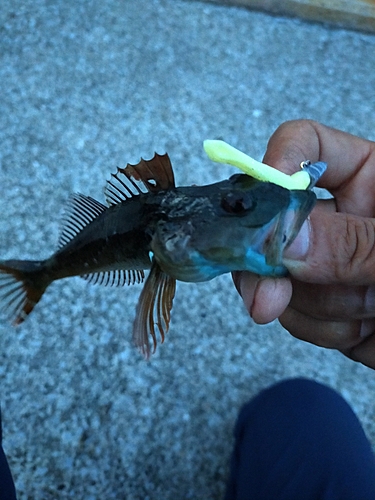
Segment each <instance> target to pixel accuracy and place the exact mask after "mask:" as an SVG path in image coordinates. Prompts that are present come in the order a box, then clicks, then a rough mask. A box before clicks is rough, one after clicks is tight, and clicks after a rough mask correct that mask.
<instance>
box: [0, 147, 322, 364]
mask: <svg viewBox="0 0 375 500" xmlns="http://www.w3.org/2000/svg"><path fill="white" fill-rule="evenodd" d="M104 192H105V197H106V201H107V204H103V203H101V202H99V201H97V200H96V199H94V198H92V197H90V196H87V195H84V194H81V193H76V194H73V195H72V196H71V197H70V198H69V200H68V203H67V208H66V212H65V216H64V219H63V224H62V231H61V234H60V238H59V242H58V247H57V250H56V252H55V253H53V254H52V255H51V256H50V257H49V258H47V259H45V260H15V259H11V260H0V304H1V305H2V311H3V312H4V313H5V314H6V315H7V316H8V318H9V319H10V320H12V322H13V325H15V326H16V325H20V324H21V323H23V321H24V320H25V319H26V318H27V317H28V315H29V314H30V313H31V312H32V310H33V309H34V307H35V306H36V304H37V303H38V302H39V301H40V300H41V298H42V296H43V294H44V292H45V291H46V289H47V288H48V287H49V285H50V284H51V283H52V282H54V281H56V280H59V279H65V278H69V277H73V276H80V277H82V278H83V279H86V280H87V281H89V282H91V283H94V284H95V283H98V284H103V285H111V286H123V285H125V284H128V285H130V284H134V283H142V282H144V286H143V289H142V291H141V293H140V297H139V301H138V305H137V308H136V315H135V320H134V323H133V340H134V343H135V345H136V346H137V347H138V349H139V350H140V351H141V352H142V354H143V355H144V356H145V357H146V358H149V357H150V354H151V353H154V352H155V349H156V346H157V333H159V336H160V341H161V343H163V342H164V339H165V335H166V333H167V331H168V329H169V324H170V319H171V309H172V305H173V300H174V297H175V292H176V280H180V281H185V282H202V281H208V280H211V279H213V278H215V277H216V276H219V275H221V274H224V273H229V272H233V271H241V270H247V271H251V272H253V273H257V274H261V275H264V276H285V275H286V274H287V269H286V268H285V266H284V265H283V262H282V258H283V252H284V250H285V249H286V248H287V247H288V246H289V245H290V244H291V242H292V241H293V240H294V238H295V237H296V235H297V234H298V231H299V230H300V228H301V226H302V224H303V222H304V221H305V219H306V218H307V217H308V215H309V213H310V212H311V210H312V209H313V207H314V205H315V202H316V196H315V194H314V192H313V191H312V190H311V189H286V188H285V187H282V186H280V185H277V184H275V183H273V182H265V181H260V180H258V179H255V178H253V177H251V176H249V175H246V174H235V175H232V176H231V177H230V178H229V179H225V180H221V181H218V182H215V183H213V184H208V185H204V186H195V185H194V186H179V187H176V185H175V180H174V171H173V168H172V165H171V161H170V158H169V156H168V154H164V155H159V154H157V153H155V155H154V157H153V158H151V159H150V160H144V159H141V160H140V162H139V163H138V164H135V165H132V164H129V163H128V164H127V165H126V167H125V168H117V172H116V173H112V174H111V178H110V179H109V180H108V181H107V183H106V186H105V189H104ZM145 271H149V272H148V276H147V279H145ZM151 343H152V346H151Z"/></svg>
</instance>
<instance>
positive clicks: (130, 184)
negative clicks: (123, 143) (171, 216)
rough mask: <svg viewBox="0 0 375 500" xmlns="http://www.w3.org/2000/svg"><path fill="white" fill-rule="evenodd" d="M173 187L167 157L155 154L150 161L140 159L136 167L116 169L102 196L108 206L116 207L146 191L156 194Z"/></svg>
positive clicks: (169, 163) (171, 172)
mask: <svg viewBox="0 0 375 500" xmlns="http://www.w3.org/2000/svg"><path fill="white" fill-rule="evenodd" d="M174 186H175V183H174V175H173V169H172V165H171V162H170V159H169V156H168V155H167V154H165V155H158V154H157V153H155V156H154V157H153V158H152V159H151V160H143V159H141V161H140V162H139V163H137V164H136V165H131V164H130V163H128V164H127V166H126V167H125V168H117V172H116V173H115V174H111V179H110V180H109V181H107V185H106V186H105V188H104V194H105V197H106V200H107V203H108V204H109V205H116V204H117V203H121V202H123V201H125V200H128V199H129V198H132V197H133V196H136V195H138V194H141V193H146V192H147V191H149V192H151V193H156V192H158V191H161V190H166V189H170V188H173V187H174Z"/></svg>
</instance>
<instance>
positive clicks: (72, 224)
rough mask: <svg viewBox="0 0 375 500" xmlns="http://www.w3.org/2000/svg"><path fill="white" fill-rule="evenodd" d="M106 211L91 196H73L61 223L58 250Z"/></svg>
mask: <svg viewBox="0 0 375 500" xmlns="http://www.w3.org/2000/svg"><path fill="white" fill-rule="evenodd" d="M105 210H107V207H106V206H105V205H103V204H102V203H100V202H99V201H97V200H95V199H94V198H91V196H85V195H84V194H81V193H75V194H73V195H72V196H71V197H70V198H69V200H68V203H67V205H66V209H65V213H64V215H63V218H62V221H61V223H62V224H61V227H62V230H61V234H60V238H59V243H58V248H62V247H63V246H64V245H66V244H67V243H69V241H71V240H72V239H73V238H74V237H75V236H77V234H78V233H79V232H80V231H82V229H83V228H84V227H85V226H87V225H88V224H90V222H92V221H93V220H94V219H96V218H97V217H98V215H99V214H101V213H102V212H104V211H105Z"/></svg>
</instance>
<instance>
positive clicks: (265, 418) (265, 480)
mask: <svg viewBox="0 0 375 500" xmlns="http://www.w3.org/2000/svg"><path fill="white" fill-rule="evenodd" d="M369 399H370V400H371V399H372V398H371V397H370V395H369ZM235 439H236V442H235V448H234V451H233V457H232V465H231V475H230V479H229V483H228V488H227V493H226V497H225V498H226V500H234V499H235V500H250V499H251V500H296V499H300V500H318V499H319V500H339V499H340V500H374V499H375V457H374V454H373V452H372V450H371V446H370V443H369V441H368V440H367V438H366V436H365V434H364V431H363V429H362V427H361V425H360V423H359V421H358V419H357V417H356V416H355V414H354V413H353V411H352V410H351V408H350V407H349V405H348V404H347V403H346V402H345V401H344V399H343V398H342V397H341V396H339V395H338V394H337V393H336V392H335V391H333V390H332V389H329V388H328V387H325V386H323V385H321V384H318V383H316V382H313V381H310V380H305V379H294V380H287V381H284V382H281V383H279V384H277V385H275V386H273V387H271V388H269V389H267V390H264V391H263V392H261V393H260V394H259V395H258V396H256V397H255V398H254V399H253V400H251V401H250V402H249V403H247V404H246V405H245V406H244V407H243V409H242V411H241V412H240V415H239V417H238V421H237V424H236V428H235Z"/></svg>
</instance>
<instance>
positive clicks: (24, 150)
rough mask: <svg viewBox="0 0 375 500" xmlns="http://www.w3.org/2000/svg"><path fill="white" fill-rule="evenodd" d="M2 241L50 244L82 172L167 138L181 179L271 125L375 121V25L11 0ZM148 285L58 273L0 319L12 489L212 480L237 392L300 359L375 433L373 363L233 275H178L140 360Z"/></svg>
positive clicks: (2, 246)
mask: <svg viewBox="0 0 375 500" xmlns="http://www.w3.org/2000/svg"><path fill="white" fill-rule="evenodd" d="M0 30H1V36H0V96H1V98H0V161H1V163H0V190H1V198H0V213H1V224H0V255H1V258H35V259H39V258H44V257H47V256H48V255H50V253H51V252H53V251H54V249H55V247H56V242H57V240H58V234H59V219H60V215H61V212H62V211H63V207H64V202H65V200H66V199H67V197H68V195H69V193H70V192H72V191H80V192H83V193H85V194H89V195H91V196H93V197H96V198H97V199H99V200H100V201H104V197H103V191H102V189H103V185H104V183H105V180H106V179H107V178H108V177H109V174H110V173H111V172H114V171H115V168H116V166H125V164H126V163H127V162H133V163H134V162H137V161H138V160H139V158H140V156H143V157H145V158H150V157H151V156H152V155H153V153H154V151H158V152H159V153H164V152H165V151H167V152H168V153H169V155H170V157H171V159H172V162H173V165H174V169H175V173H176V179H177V183H178V184H180V185H181V184H193V183H196V184H202V183H206V182H214V181H217V180H219V179H223V178H225V177H227V176H228V175H229V174H231V173H233V172H234V170H233V169H231V168H229V167H224V166H217V165H215V164H213V163H210V161H209V160H208V159H207V158H205V155H204V153H203V151H202V141H203V139H205V138H224V139H225V140H226V141H227V142H229V143H231V144H233V145H235V146H236V147H238V148H240V149H242V150H243V151H246V152H248V153H249V154H250V155H252V156H254V157H256V158H258V159H261V157H262V154H263V152H264V150H265V147H266V144H267V140H268V138H269V136H270V134H271V133H272V132H273V131H274V129H275V128H276V127H277V126H278V125H279V124H280V123H281V122H283V121H285V120H287V119H291V118H299V117H308V118H314V119H317V120H320V121H322V122H324V123H326V124H328V125H331V126H335V127H338V128H341V129H344V130H347V131H349V132H351V133H354V134H358V135H361V136H364V137H368V138H372V139H375V135H374V134H375V132H374V131H375V123H374V121H375V120H374V102H375V90H374V89H375V84H374V83H375V82H374V79H375V76H374V54H375V37H374V36H370V35H363V34H360V33H355V32H349V31H345V30H331V29H328V28H326V27H324V26H322V25H314V24H307V23H302V22H298V21H295V20H290V19H278V18H275V17H268V16H267V15H264V14H260V13H253V12H248V11H246V10H242V9H236V8H229V7H225V6H222V7H221V6H218V5H213V4H205V3H199V2H189V1H180V0H127V1H125V2H124V1H121V0H102V1H99V0H85V1H82V2H71V1H69V2H67V1H63V0H55V1H45V0H14V1H13V2H3V3H2V5H1V6H0ZM140 290H141V287H140V286H139V285H135V286H133V287H129V288H127V287H125V288H120V289H116V288H105V287H99V286H91V285H89V284H87V283H86V282H85V281H83V280H80V279H79V278H77V279H71V280H66V281H61V282H57V283H54V284H53V285H52V286H51V287H50V288H49V289H48V291H47V293H46V294H45V296H44V298H43V300H42V301H41V303H40V304H39V305H38V306H37V308H36V309H35V311H34V313H33V314H32V315H31V316H30V318H29V319H28V321H27V322H26V323H24V324H23V325H22V326H21V327H20V328H18V329H13V328H12V327H11V326H9V325H8V324H7V323H5V322H2V323H1V324H0V359H1V362H0V376H1V404H2V413H3V427H4V448H5V451H6V453H7V455H8V457H9V461H10V465H11V468H12V471H13V474H14V477H15V481H16V486H17V491H18V495H19V498H20V499H37V500H39V499H41V500H44V499H57V500H59V499H71V498H75V499H83V500H94V499H103V498H105V499H107V500H109V499H142V500H144V499H152V500H153V499H157V500H159V499H163V500H176V499H189V498H192V499H219V498H220V497H221V496H222V494H223V491H224V485H225V481H226V477H227V473H228V459H229V456H230V451H231V446H232V428H233V424H234V422H235V418H236V415H237V413H238V410H239V408H240V406H241V405H242V404H243V403H244V402H245V401H246V400H247V399H249V398H250V397H251V396H252V395H254V394H256V393H257V392H258V391H259V390H260V389H261V388H263V387H266V386H268V385H270V384H272V383H273V382H275V381H278V380H281V379H285V378H287V377H293V376H301V375H304V376H307V377H310V378H313V379H316V380H320V381H323V382H325V383H326V384H328V385H330V386H332V387H334V388H336V389H337V390H338V391H339V392H340V393H341V394H342V395H343V396H344V397H345V398H346V399H347V400H348V401H349V402H350V403H351V405H352V406H353V408H354V410H355V411H356V413H357V415H358V416H359V418H360V420H361V422H362V423H363V425H364V428H365V430H366V433H367V435H368V436H369V437H370V439H371V441H372V442H373V443H374V445H375V423H374V418H375V403H374V401H375V398H374V391H375V373H374V372H373V371H371V370H369V369H367V368H365V367H363V366H360V365H358V364H355V363H354V362H351V361H349V360H347V359H346V358H345V357H343V356H341V355H340V354H339V353H336V352H331V351H328V350H323V349H320V348H317V347H315V346H312V345H308V344H305V343H303V342H301V341H298V340H295V339H293V338H291V337H290V336H289V334H288V333H287V332H285V331H284V330H283V329H282V328H281V327H280V326H279V325H278V324H277V323H273V324H270V325H266V326H257V325H254V324H253V323H252V321H251V320H250V318H249V317H248V315H247V313H246V311H245V310H244V307H243V306H242V303H241V300H240V298H239V297H238V296H237V294H236V292H235V290H234V287H233V286H232V283H231V280H230V277H229V276H224V277H221V278H217V279H215V280H213V281H211V282H209V283H204V284H199V285H195V284H183V283H179V284H178V287H177V294H176V299H175V305H174V309H173V315H172V324H171V329H170V332H169V334H168V338H167V340H166V342H165V344H164V345H163V346H161V347H160V346H159V348H158V350H157V353H156V354H155V355H154V356H153V358H152V360H151V361H150V362H145V361H144V360H143V359H142V357H141V356H140V355H139V353H138V352H137V351H136V350H135V349H134V347H133V345H132V342H131V325H132V322H133V319H134V312H135V305H136V302H137V299H138V296H139V293H140Z"/></svg>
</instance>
